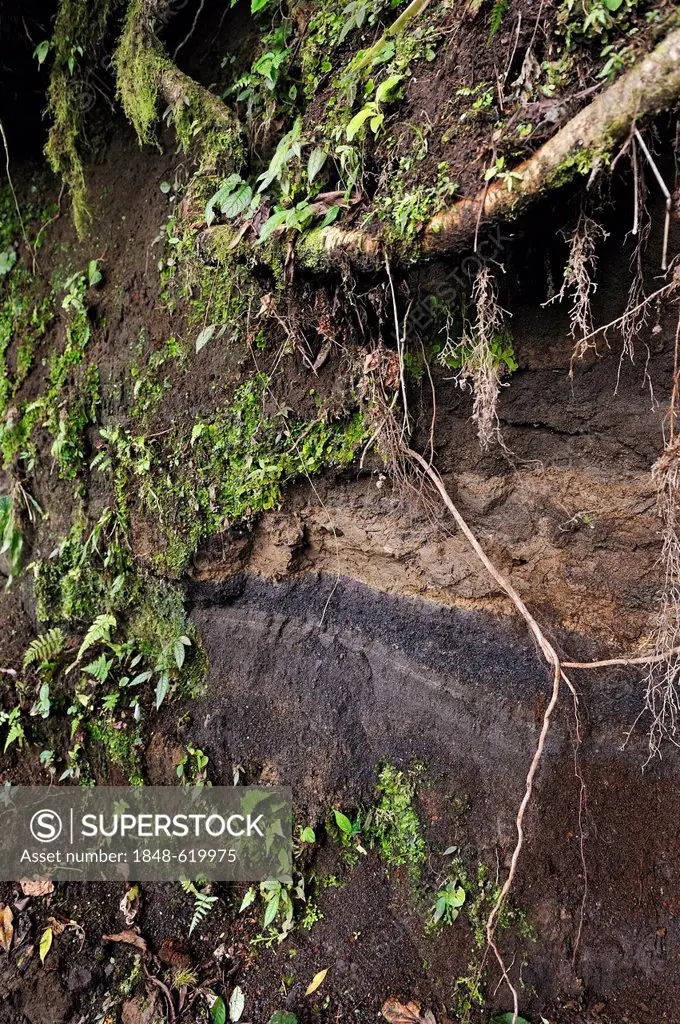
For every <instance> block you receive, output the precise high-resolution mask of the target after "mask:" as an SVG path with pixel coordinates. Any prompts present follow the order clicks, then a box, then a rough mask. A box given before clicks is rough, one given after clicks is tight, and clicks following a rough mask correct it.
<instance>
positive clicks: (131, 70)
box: [113, 0, 172, 144]
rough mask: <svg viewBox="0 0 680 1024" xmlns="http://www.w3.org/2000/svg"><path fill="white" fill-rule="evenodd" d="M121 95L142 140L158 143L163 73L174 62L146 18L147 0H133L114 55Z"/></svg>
mask: <svg viewBox="0 0 680 1024" xmlns="http://www.w3.org/2000/svg"><path fill="white" fill-rule="evenodd" d="M113 65H114V68H115V71H116V83H117V91H118V98H119V99H120V101H121V103H122V105H123V110H124V111H125V114H126V116H127V117H128V119H129V121H130V122H131V124H132V126H133V127H134V129H135V131H136V132H137V138H138V139H139V142H140V144H149V143H151V144H155V143H156V142H157V140H156V125H157V123H158V97H159V89H160V76H161V74H162V73H163V71H164V70H166V69H167V68H168V67H172V63H171V61H170V60H169V58H168V57H167V55H166V54H165V52H164V50H163V47H162V46H161V45H160V43H158V42H157V41H156V40H155V37H154V36H153V26H152V25H148V24H147V22H146V15H145V11H144V3H143V0H131V2H130V3H129V5H128V9H127V14H126V16H125V24H124V26H123V32H122V34H121V37H120V40H119V43H118V46H117V48H116V52H115V54H114V57H113Z"/></svg>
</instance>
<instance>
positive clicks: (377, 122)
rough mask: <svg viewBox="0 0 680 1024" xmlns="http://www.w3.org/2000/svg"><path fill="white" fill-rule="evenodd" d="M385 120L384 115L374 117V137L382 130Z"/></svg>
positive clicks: (372, 123)
mask: <svg viewBox="0 0 680 1024" xmlns="http://www.w3.org/2000/svg"><path fill="white" fill-rule="evenodd" d="M384 120H385V115H384V114H376V115H375V116H374V117H372V118H371V131H372V132H373V134H374V135H377V134H378V132H379V131H380V129H381V128H382V123H383V121H384Z"/></svg>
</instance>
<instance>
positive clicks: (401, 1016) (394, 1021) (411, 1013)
mask: <svg viewBox="0 0 680 1024" xmlns="http://www.w3.org/2000/svg"><path fill="white" fill-rule="evenodd" d="M380 1012H381V1014H382V1015H383V1017H384V1018H385V1020H387V1021H389V1022H390V1024H437V1022H436V1020H435V1018H434V1015H433V1013H432V1012H431V1011H430V1010H424V1011H423V1012H422V1013H421V1010H420V1003H406V1004H405V1005H404V1003H400V1002H399V1000H398V999H388V1000H387V1002H386V1003H384V1004H383V1008H382V1010H381V1011H380Z"/></svg>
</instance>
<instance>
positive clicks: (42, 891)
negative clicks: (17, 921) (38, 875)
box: [19, 878, 54, 896]
mask: <svg viewBox="0 0 680 1024" xmlns="http://www.w3.org/2000/svg"><path fill="white" fill-rule="evenodd" d="M19 884H20V885H21V891H22V892H23V894H24V896H48V895H49V893H51V892H54V883H53V882H50V881H45V882H30V881H29V880H28V879H27V878H26V879H24V880H23V881H22V882H20V883H19Z"/></svg>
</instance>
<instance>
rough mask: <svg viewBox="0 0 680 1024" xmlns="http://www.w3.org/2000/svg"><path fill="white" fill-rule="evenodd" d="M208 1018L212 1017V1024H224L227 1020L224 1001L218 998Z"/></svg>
mask: <svg viewBox="0 0 680 1024" xmlns="http://www.w3.org/2000/svg"><path fill="white" fill-rule="evenodd" d="M210 1016H211V1017H212V1024H225V1022H226V1019H227V1008H226V1006H225V1005H224V999H223V998H222V996H218V997H217V999H216V1000H215V1002H214V1003H213V1004H212V1010H211V1011H210Z"/></svg>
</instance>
